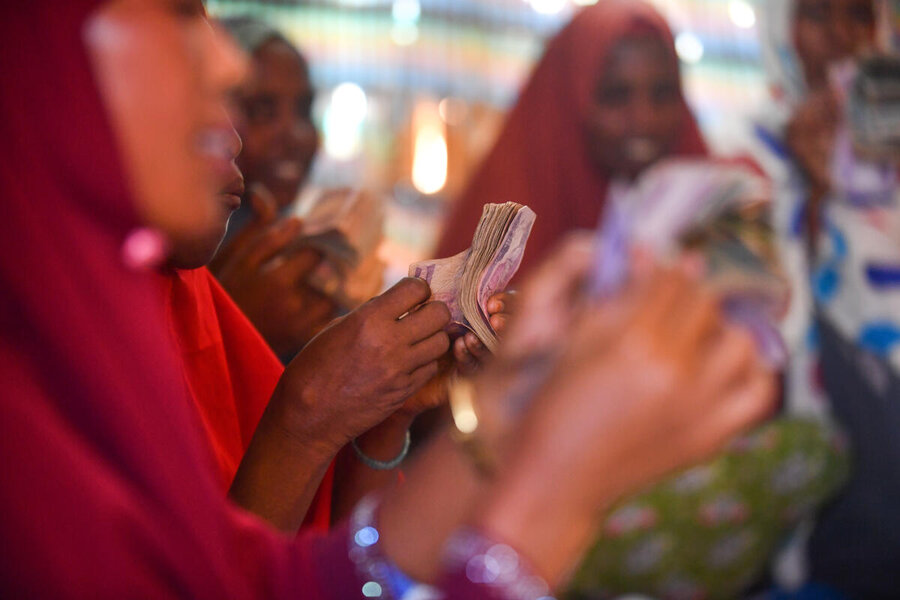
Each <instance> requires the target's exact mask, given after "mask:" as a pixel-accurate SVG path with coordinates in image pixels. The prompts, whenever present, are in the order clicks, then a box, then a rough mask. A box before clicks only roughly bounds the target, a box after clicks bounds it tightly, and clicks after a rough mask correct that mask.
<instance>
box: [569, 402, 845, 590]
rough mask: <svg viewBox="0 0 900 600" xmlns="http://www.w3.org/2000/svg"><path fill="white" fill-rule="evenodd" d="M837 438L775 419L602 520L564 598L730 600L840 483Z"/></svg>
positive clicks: (811, 424) (820, 427) (823, 429)
mask: <svg viewBox="0 0 900 600" xmlns="http://www.w3.org/2000/svg"><path fill="white" fill-rule="evenodd" d="M847 469H848V459H847V450H846V445H845V443H844V438H843V436H841V435H839V434H838V433H837V432H836V431H835V430H834V429H832V428H830V427H828V426H826V425H824V424H822V423H821V422H819V421H813V420H804V419H788V418H785V419H781V420H778V421H774V422H772V423H770V424H768V425H765V426H764V427H762V428H760V429H759V430H757V431H756V432H754V433H753V434H750V435H748V436H746V437H743V438H741V439H739V440H737V441H736V442H735V443H733V444H732V445H731V446H730V447H729V449H728V450H727V452H725V453H724V454H722V455H721V456H719V457H718V458H716V459H715V460H713V461H712V462H710V463H707V464H704V465H701V466H698V467H694V468H692V469H690V470H688V471H686V472H683V473H681V474H679V475H677V476H675V477H673V478H671V479H669V480H668V481H666V482H664V483H662V484H660V485H658V486H657V487H655V488H653V489H652V490H650V491H649V492H647V493H645V494H642V495H640V496H638V497H637V498H635V499H633V500H631V501H629V502H626V503H624V504H622V505H620V506H619V507H617V508H616V509H615V510H614V511H613V512H611V513H610V515H609V517H608V518H607V520H606V523H605V525H604V527H603V530H602V533H601V538H600V540H599V541H598V543H597V545H596V546H595V547H594V548H593V549H592V550H591V551H590V552H589V553H588V555H587V556H586V558H585V560H584V562H583V563H582V565H581V567H580V568H579V569H578V571H577V574H576V576H575V578H574V580H573V584H572V586H571V591H570V593H569V594H568V595H567V597H568V598H571V599H574V598H613V597H616V596H619V595H623V594H643V595H647V596H652V597H655V598H660V599H668V598H672V599H679V600H680V599H701V598H702V599H716V598H736V597H739V595H740V592H741V590H743V589H744V588H746V587H747V585H749V584H751V583H752V582H753V581H755V580H756V579H757V578H758V577H759V576H760V575H762V574H763V572H764V570H765V568H766V565H767V563H768V560H769V558H771V556H772V555H773V553H774V552H775V550H776V549H777V547H778V545H779V543H780V542H782V541H783V540H784V539H785V537H786V535H787V534H788V533H790V531H791V530H792V529H793V527H794V526H795V525H796V524H797V523H798V522H799V521H800V520H802V519H803V518H804V517H806V516H808V515H810V514H811V513H812V512H814V511H815V509H816V508H818V507H819V506H820V505H821V504H822V503H823V502H824V501H825V500H826V499H827V498H828V497H829V496H831V495H832V494H833V493H834V492H835V491H836V490H837V489H838V487H839V486H840V485H841V484H842V483H843V482H844V480H845V479H846V476H847Z"/></svg>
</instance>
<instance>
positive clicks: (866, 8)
mask: <svg viewBox="0 0 900 600" xmlns="http://www.w3.org/2000/svg"><path fill="white" fill-rule="evenodd" d="M795 10H796V12H795V13H794V27H793V36H794V47H795V48H796V50H797V56H798V57H799V59H800V62H801V64H802V66H803V75H804V78H805V79H806V82H807V85H808V86H809V87H811V88H818V87H821V86H823V85H825V84H826V83H827V78H828V66H829V65H830V64H831V63H833V62H835V61H838V60H841V59H843V58H847V57H850V56H853V55H854V54H856V53H857V52H859V51H860V50H862V49H865V48H867V47H868V46H870V45H871V44H872V41H873V39H874V36H875V7H874V2H873V0H797V4H796V9H795Z"/></svg>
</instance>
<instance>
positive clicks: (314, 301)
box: [211, 191, 336, 356]
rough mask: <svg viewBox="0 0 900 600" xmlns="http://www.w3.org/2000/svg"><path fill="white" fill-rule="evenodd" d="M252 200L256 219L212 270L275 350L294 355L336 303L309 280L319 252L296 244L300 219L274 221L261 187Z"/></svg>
mask: <svg viewBox="0 0 900 600" xmlns="http://www.w3.org/2000/svg"><path fill="white" fill-rule="evenodd" d="M250 198H251V202H253V203H255V205H256V206H257V208H256V209H255V211H256V214H257V219H256V221H254V222H253V223H251V224H250V225H248V228H247V230H244V231H241V233H240V234H239V235H238V237H237V239H235V240H234V242H233V243H232V244H230V245H229V246H228V247H227V248H226V249H225V250H224V254H223V255H222V256H217V257H216V261H215V265H214V266H213V267H211V268H215V270H214V274H215V275H216V277H217V278H218V279H219V282H220V283H221V284H222V287H224V288H225V290H226V291H227V292H228V293H229V295H230V296H231V297H232V299H233V300H234V301H235V303H237V305H238V306H240V308H241V310H242V311H243V312H244V314H245V315H247V317H248V318H249V319H250V321H251V322H252V323H253V325H254V326H255V327H256V329H257V330H258V331H259V332H260V333H261V334H262V336H263V338H265V340H266V341H267V342H268V343H269V345H270V346H271V347H272V349H273V350H274V351H275V353H276V354H279V355H281V356H284V355H290V354H292V353H294V352H296V351H298V350H299V349H300V348H302V347H303V345H304V344H306V342H307V341H309V340H310V339H311V338H312V337H313V336H314V335H315V334H316V333H318V332H319V331H320V330H321V329H322V328H324V327H325V326H326V325H327V324H328V323H329V322H330V321H331V319H332V317H333V316H334V313H335V310H336V306H335V304H334V302H333V301H332V300H331V299H329V298H328V297H327V296H325V295H324V294H322V293H320V292H318V291H316V290H314V289H312V288H311V287H309V286H308V285H306V283H305V282H306V280H307V278H308V277H309V275H310V274H311V273H312V272H313V271H314V270H315V268H316V267H317V266H318V264H319V263H320V262H321V255H320V254H319V253H318V252H317V251H316V250H314V249H312V248H309V247H302V248H301V247H297V246H296V244H294V243H293V242H294V241H295V240H296V239H297V236H298V235H300V232H301V229H302V223H301V222H300V221H299V220H298V219H282V220H280V221H276V220H275V217H274V207H273V206H271V205H269V204H268V202H267V201H266V200H265V195H264V194H263V193H261V192H259V191H257V192H255V193H252V194H251V196H250Z"/></svg>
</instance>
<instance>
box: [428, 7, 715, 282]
mask: <svg viewBox="0 0 900 600" xmlns="http://www.w3.org/2000/svg"><path fill="white" fill-rule="evenodd" d="M705 154H706V145H705V144H704V142H703V139H702V137H701V135H700V131H699V129H698V127H697V124H696V122H695V120H694V118H693V116H692V115H691V112H690V110H689V109H688V106H687V104H686V103H685V100H684V95H683V93H682V88H681V81H680V74H679V67H678V56H677V54H676V52H675V43H674V40H673V38H672V33H671V31H670V30H669V27H668V25H667V24H666V22H665V20H664V19H663V17H662V16H661V15H660V14H659V13H658V12H657V11H656V9H654V8H653V7H652V6H650V5H649V4H647V3H645V2H643V1H641V0H603V2H598V3H597V4H595V5H594V6H591V7H588V8H584V9H582V10H581V11H580V12H579V13H578V14H577V15H576V16H575V17H574V18H573V19H572V21H571V22H570V23H569V24H568V25H567V26H566V27H565V28H564V29H563V30H562V31H561V32H560V33H559V34H558V35H557V36H556V37H555V38H554V39H552V40H551V41H550V43H549V45H548V46H547V49H546V52H545V53H544V56H543V58H542V59H541V61H540V62H539V63H538V65H537V67H536V68H535V70H534V72H533V73H532V75H531V79H530V80H529V81H528V83H527V84H526V85H525V88H524V89H523V90H522V92H521V95H520V96H519V100H518V102H517V103H516V105H515V106H514V107H513V109H512V111H511V112H510V114H509V117H508V119H507V122H506V125H505V126H504V128H503V130H502V131H501V133H500V137H499V139H498V140H497V143H496V145H495V146H494V148H493V150H492V151H491V152H490V153H489V154H488V157H487V159H486V160H485V161H484V163H483V164H482V165H481V167H480V168H479V169H478V170H477V171H476V173H475V175H474V177H473V179H472V180H471V182H470V183H469V186H468V189H467V191H466V192H465V193H464V194H463V196H462V197H461V198H460V199H459V201H458V202H457V203H456V205H455V206H454V208H453V209H452V212H451V216H450V218H449V220H448V222H447V225H446V228H445V230H444V233H443V235H442V238H441V241H440V243H439V244H438V248H437V251H436V256H452V255H454V254H456V253H458V252H460V251H462V250H464V249H465V248H467V247H468V246H469V243H470V241H471V239H472V233H473V232H474V231H475V225H476V224H477V223H478V219H479V218H480V217H481V209H482V206H483V205H484V204H486V203H489V202H505V201H513V202H519V203H522V204H526V205H528V206H530V207H531V208H532V209H533V210H534V211H535V212H536V213H537V216H538V218H537V221H536V222H535V225H534V229H533V231H532V234H531V237H530V238H529V241H528V247H527V249H526V251H525V258H524V261H523V263H522V268H521V269H520V273H524V272H526V271H528V270H530V268H531V267H532V266H533V265H534V264H535V263H536V262H537V261H539V260H540V259H541V258H542V257H544V256H545V255H546V253H547V251H548V250H549V249H550V248H551V246H553V245H554V243H556V242H557V241H558V240H559V238H560V237H561V236H562V235H563V234H564V233H565V232H567V231H570V230H573V229H593V228H595V227H596V226H597V223H598V221H599V218H600V213H601V211H602V209H603V206H604V202H605V200H606V195H607V190H608V188H609V186H610V184H611V183H612V182H614V181H616V180H622V181H625V182H628V181H631V180H633V179H634V178H635V177H637V176H638V175H639V174H640V173H641V171H643V170H644V169H646V168H647V167H648V166H650V165H651V164H652V163H654V162H655V161H657V160H659V159H660V158H663V157H665V156H671V155H705Z"/></svg>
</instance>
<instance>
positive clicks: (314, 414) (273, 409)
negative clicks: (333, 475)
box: [259, 385, 350, 461]
mask: <svg viewBox="0 0 900 600" xmlns="http://www.w3.org/2000/svg"><path fill="white" fill-rule="evenodd" d="M316 406H317V401H316V398H315V395H314V394H312V393H309V392H306V391H305V390H301V391H300V392H298V393H290V392H287V391H285V390H284V389H282V387H281V386H280V385H279V387H278V388H276V390H275V393H274V394H273V395H272V398H271V400H270V401H269V406H268V407H267V408H266V412H265V414H264V416H263V419H262V420H261V421H260V424H259V427H267V428H271V429H275V430H278V431H279V432H280V433H281V434H282V435H284V436H285V437H287V438H290V439H291V440H293V442H294V443H296V444H298V445H301V446H303V447H304V448H305V449H306V451H307V452H308V453H309V454H311V455H312V456H314V457H319V458H321V459H322V460H328V461H331V460H332V459H333V458H334V457H335V456H336V455H337V453H338V452H339V451H340V449H341V448H343V447H344V446H345V445H346V444H347V443H349V441H350V438H349V437H347V436H344V435H341V434H339V433H336V432H337V431H339V429H338V428H335V427H333V426H332V425H333V424H332V423H329V422H327V421H326V420H324V419H322V418H321V417H320V416H319V414H320V412H321V411H317V410H316V409H315V407H316Z"/></svg>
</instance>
